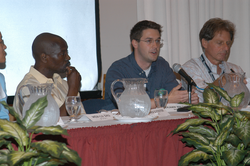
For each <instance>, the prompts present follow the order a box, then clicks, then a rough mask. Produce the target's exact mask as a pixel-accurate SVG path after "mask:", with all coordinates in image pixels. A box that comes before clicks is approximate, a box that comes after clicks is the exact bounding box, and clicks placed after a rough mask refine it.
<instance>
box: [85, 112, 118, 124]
mask: <svg viewBox="0 0 250 166" xmlns="http://www.w3.org/2000/svg"><path fill="white" fill-rule="evenodd" d="M86 116H87V117H88V118H89V119H90V120H92V121H93V122H95V121H104V120H113V119H114V118H113V114H112V113H111V112H105V113H97V114H86Z"/></svg>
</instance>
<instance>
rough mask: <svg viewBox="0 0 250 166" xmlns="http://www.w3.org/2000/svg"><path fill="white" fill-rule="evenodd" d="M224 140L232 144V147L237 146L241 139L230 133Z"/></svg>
mask: <svg viewBox="0 0 250 166" xmlns="http://www.w3.org/2000/svg"><path fill="white" fill-rule="evenodd" d="M225 142H228V143H230V144H232V145H233V146H234V147H237V146H238V145H239V144H240V143H241V142H242V141H241V140H240V139H239V137H237V136H236V135H235V134H230V135H229V136H228V138H227V139H226V140H225Z"/></svg>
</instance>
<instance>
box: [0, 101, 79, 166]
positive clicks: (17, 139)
mask: <svg viewBox="0 0 250 166" xmlns="http://www.w3.org/2000/svg"><path fill="white" fill-rule="evenodd" d="M46 97H47V96H45V97H42V98H40V99H38V100H37V101H36V102H35V103H33V104H32V105H31V107H30V109H29V110H28V111H27V112H26V115H25V117H24V118H23V119H21V118H20V117H19V115H18V114H17V113H16V112H15V111H14V109H13V107H10V106H8V104H7V103H5V102H1V104H3V105H4V107H5V108H7V109H8V110H9V112H10V114H11V115H13V116H14V117H15V118H16V122H10V121H7V120H2V119H0V148H1V149H0V165H1V166H17V165H18V166H20V165H22V166H31V165H32V166H33V165H36V166H45V165H46V166H52V165H53V166H57V165H63V164H65V163H68V162H73V163H75V164H77V165H81V158H80V157H79V155H78V154H77V152H76V151H74V150H72V149H69V148H68V147H67V146H66V144H64V143H60V142H57V141H51V140H43V141H39V142H32V136H33V134H37V133H43V134H48V135H61V134H64V135H68V133H67V130H66V129H63V128H62V127H61V126H50V127H42V126H34V125H35V124H36V122H37V121H39V120H40V118H41V116H42V115H43V113H44V109H45V107H46V106H47V105H48V101H47V98H46ZM13 143H16V144H17V148H14V147H15V145H14V144H13Z"/></svg>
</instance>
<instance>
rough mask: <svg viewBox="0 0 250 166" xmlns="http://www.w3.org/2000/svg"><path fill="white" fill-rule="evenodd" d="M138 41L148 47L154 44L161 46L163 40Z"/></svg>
mask: <svg viewBox="0 0 250 166" xmlns="http://www.w3.org/2000/svg"><path fill="white" fill-rule="evenodd" d="M139 41H143V42H145V43H147V44H148V45H151V44H153V43H154V42H155V44H156V45H162V44H163V39H156V40H153V39H145V40H138V42H139Z"/></svg>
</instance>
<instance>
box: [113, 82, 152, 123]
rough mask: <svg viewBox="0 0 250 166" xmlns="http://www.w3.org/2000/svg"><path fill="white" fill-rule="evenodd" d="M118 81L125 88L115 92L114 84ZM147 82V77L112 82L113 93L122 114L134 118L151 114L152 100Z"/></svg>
mask: <svg viewBox="0 0 250 166" xmlns="http://www.w3.org/2000/svg"><path fill="white" fill-rule="evenodd" d="M117 82H122V83H123V86H124V88H125V89H124V91H123V92H122V93H115V92H114V84H115V83H117ZM145 83H147V80H146V79H145V78H123V79H121V80H120V79H118V80H115V81H114V82H112V84H111V93H112V95H113V96H114V98H115V100H116V103H117V105H118V109H119V112H120V114H121V115H122V116H129V117H132V118H133V117H144V116H146V115H148V114H149V111H150V109H151V102H150V99H149V96H148V94H147V93H146V91H145V87H144V84H145Z"/></svg>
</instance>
